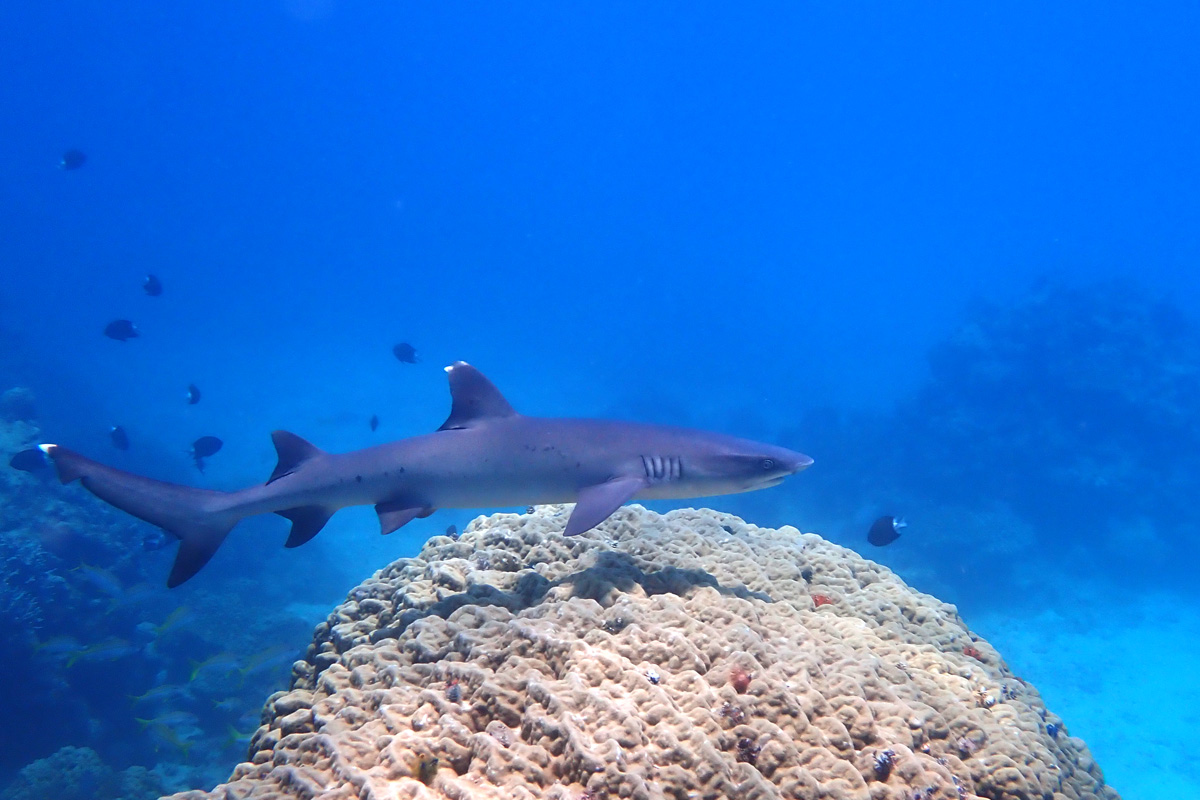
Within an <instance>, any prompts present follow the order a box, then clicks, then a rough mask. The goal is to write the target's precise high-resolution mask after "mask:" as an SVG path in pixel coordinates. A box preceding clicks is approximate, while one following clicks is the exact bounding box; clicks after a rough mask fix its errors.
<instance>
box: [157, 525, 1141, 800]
mask: <svg viewBox="0 0 1200 800" xmlns="http://www.w3.org/2000/svg"><path fill="white" fill-rule="evenodd" d="M565 511H566V509H565V508H564V507H559V506H545V507H540V508H538V509H535V510H534V511H533V513H529V514H525V515H513V514H498V515H495V516H492V517H488V518H479V519H477V520H475V521H474V522H473V523H471V525H470V526H469V527H468V528H467V529H466V530H465V531H464V533H463V535H462V537H461V539H459V540H452V539H450V538H447V537H444V536H437V537H434V538H432V539H430V540H429V542H428V543H427V544H426V546H425V547H424V549H423V550H422V551H421V553H420V555H419V556H418V557H416V558H410V559H402V560H400V561H397V562H395V563H394V564H392V565H390V566H389V567H387V568H385V569H383V570H381V571H380V572H378V573H376V574H375V575H374V577H372V578H370V579H369V580H367V581H365V582H364V583H362V584H361V585H360V586H359V587H358V588H356V589H355V590H354V591H353V592H351V594H350V597H349V599H348V600H347V601H346V602H345V603H343V604H342V605H341V606H339V607H338V608H337V609H336V610H335V611H334V612H333V613H332V614H331V615H330V617H329V619H328V620H327V622H325V623H324V624H322V625H320V626H319V627H318V629H317V631H316V635H315V639H314V642H313V644H312V646H311V647H310V648H309V650H308V654H307V657H306V659H305V660H304V661H301V662H298V663H297V664H296V665H294V667H293V680H292V688H291V690H290V691H286V692H281V693H278V694H276V695H274V696H272V697H271V698H270V700H269V702H268V703H267V705H266V708H265V710H264V713H263V724H262V726H261V727H260V728H259V729H258V731H257V732H256V733H255V734H254V736H253V738H252V740H251V742H250V749H249V754H248V761H247V762H246V763H243V764H242V765H240V766H238V767H237V768H236V769H235V770H234V773H233V775H232V777H231V778H230V779H229V782H228V783H227V784H223V785H221V786H218V787H217V788H216V789H214V790H213V791H212V792H203V791H192V792H186V793H182V794H178V795H175V796H174V800H207V799H208V798H213V800H215V799H216V798H222V799H226V798H264V799H265V798H313V797H322V798H329V799H330V800H333V799H334V798H360V797H376V798H381V797H406V798H444V797H449V798H488V797H495V798H504V800H521V799H522V798H530V799H531V800H532V799H533V798H553V799H555V800H580V799H581V798H595V799H596V800H602V799H603V798H616V797H629V798H680V797H695V798H713V800H717V799H718V798H727V797H736V796H744V797H753V798H773V797H779V798H783V797H787V798H801V799H805V800H816V799H817V798H855V799H856V800H867V798H872V800H913V798H921V800H966V799H970V798H990V799H991V800H1015V799H1016V798H1039V799H1041V798H1047V800H1048V799H1049V798H1054V799H1055V800H1118V795H1117V793H1116V792H1115V791H1113V790H1112V789H1111V788H1108V787H1106V786H1105V785H1104V780H1103V776H1102V774H1101V771H1100V769H1099V768H1098V767H1097V765H1096V764H1095V763H1094V761H1093V760H1092V758H1091V756H1090V755H1089V753H1088V749H1087V747H1086V745H1085V744H1084V743H1083V742H1082V741H1081V740H1079V739H1077V738H1074V737H1072V736H1070V735H1069V734H1068V732H1067V730H1066V727H1065V726H1064V725H1063V722H1062V720H1060V719H1059V718H1058V717H1057V716H1055V715H1054V714H1053V713H1051V712H1049V711H1048V710H1047V709H1046V708H1045V706H1044V704H1043V703H1042V700H1041V698H1040V697H1039V695H1038V693H1037V691H1036V689H1035V688H1034V687H1032V686H1030V685H1029V684H1028V683H1026V682H1024V681H1022V680H1021V679H1020V678H1019V677H1017V676H1015V675H1013V674H1012V672H1011V671H1010V670H1009V668H1008V667H1007V665H1006V664H1005V663H1004V661H1003V660H1002V658H1001V657H1000V655H999V654H998V653H997V652H995V650H994V649H993V648H992V647H990V646H989V645H988V644H987V643H986V642H984V641H982V640H981V639H979V638H978V637H976V636H974V635H972V633H971V631H970V630H969V629H968V628H967V627H966V626H965V625H964V624H963V622H962V620H961V619H960V618H959V616H958V614H957V612H956V609H955V608H954V607H953V606H951V605H947V604H945V603H942V602H940V601H938V600H937V599H935V598H933V597H930V596H928V595H924V594H921V593H919V592H916V591H914V590H913V589H911V588H909V587H908V586H907V585H906V584H905V583H904V582H903V581H901V580H900V579H899V578H898V577H896V575H894V574H893V573H892V572H891V571H889V570H888V569H886V568H884V567H881V566H879V565H878V564H875V563H872V562H870V561H867V560H865V559H863V558H861V557H859V556H858V555H856V554H855V553H853V552H851V551H849V550H846V549H844V548H841V547H838V546H836V545H833V544H831V543H829V542H827V541H825V540H823V539H821V538H820V537H818V536H816V535H813V534H801V533H800V532H799V531H797V530H795V529H794V528H786V527H785V528H783V529H780V530H772V529H765V528H757V527H755V526H753V525H748V524H747V523H745V522H743V521H742V520H741V519H739V518H737V517H734V516H731V515H727V514H721V513H717V512H712V511H706V510H701V511H696V510H682V511H675V512H671V513H669V514H666V515H661V516H660V515H658V514H655V513H652V512H649V511H647V510H645V509H643V508H641V507H639V506H629V507H626V508H623V509H621V510H620V511H619V512H618V513H617V514H615V515H614V516H613V517H612V518H611V519H610V520H608V521H607V522H605V523H604V524H603V525H602V526H600V527H599V528H598V529H596V530H594V531H592V532H590V533H588V534H585V535H583V536H580V537H577V538H572V539H565V538H564V537H563V536H562V535H561V530H562V525H563V522H564V520H565Z"/></svg>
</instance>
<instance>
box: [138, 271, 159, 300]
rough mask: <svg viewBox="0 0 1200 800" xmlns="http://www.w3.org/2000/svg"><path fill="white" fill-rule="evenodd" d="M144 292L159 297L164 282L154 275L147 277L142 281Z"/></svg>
mask: <svg viewBox="0 0 1200 800" xmlns="http://www.w3.org/2000/svg"><path fill="white" fill-rule="evenodd" d="M142 291H144V292H145V293H146V294H148V295H150V296H151V297H158V296H159V295H161V294H162V281H160V280H159V279H158V278H157V277H156V276H154V275H147V276H146V280H144V281H142Z"/></svg>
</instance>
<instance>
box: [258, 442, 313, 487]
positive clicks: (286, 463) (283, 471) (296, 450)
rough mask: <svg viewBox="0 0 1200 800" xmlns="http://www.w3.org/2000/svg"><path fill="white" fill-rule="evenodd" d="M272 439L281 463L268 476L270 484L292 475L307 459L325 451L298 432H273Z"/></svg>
mask: <svg viewBox="0 0 1200 800" xmlns="http://www.w3.org/2000/svg"><path fill="white" fill-rule="evenodd" d="M271 441H272V442H273V443H274V445H275V453H276V455H278V456H279V463H277V464H276V465H275V471H274V472H272V473H271V477H269V478H267V483H268V484H270V483H273V482H274V481H277V480H279V479H280V478H282V477H283V476H284V475H291V474H292V473H293V472H295V471H296V468H297V467H299V466H300V465H301V464H303V463H304V462H305V461H308V460H309V459H310V458H313V457H314V456H319V455H323V454H324V452H325V451H323V450H321V449H320V448H317V447H314V446H313V445H312V444H310V443H308V442H306V441H305V440H304V439H301V438H300V437H299V436H297V435H296V434H294V433H288V432H287V431H274V432H272V433H271Z"/></svg>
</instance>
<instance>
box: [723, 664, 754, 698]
mask: <svg viewBox="0 0 1200 800" xmlns="http://www.w3.org/2000/svg"><path fill="white" fill-rule="evenodd" d="M753 677H754V674H753V673H751V672H747V671H746V670H744V669H742V668H741V667H734V668H733V669H731V670H730V671H729V683H730V685H731V686H733V690H734V691H735V692H737V693H738V694H741V693H742V692H744V691H746V689H748V688H749V687H750V679H751V678H753Z"/></svg>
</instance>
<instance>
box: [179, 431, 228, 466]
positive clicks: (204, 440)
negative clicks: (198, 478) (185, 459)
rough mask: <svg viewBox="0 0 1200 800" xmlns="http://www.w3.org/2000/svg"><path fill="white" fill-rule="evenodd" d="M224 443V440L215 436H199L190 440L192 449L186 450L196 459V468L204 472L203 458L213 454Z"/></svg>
mask: <svg viewBox="0 0 1200 800" xmlns="http://www.w3.org/2000/svg"><path fill="white" fill-rule="evenodd" d="M224 444H225V443H224V442H222V441H221V440H220V439H218V438H217V437H215V436H201V437H200V438H199V439H197V440H196V441H194V442H192V449H191V450H189V451H188V452H189V453H190V454H191V456H192V458H193V459H195V461H196V469H198V470H200V471H201V472H204V459H206V458H208V457H209V456H211V455H213V454H215V453H216V452H217V451H218V450H220V449H221V447H222V445H224Z"/></svg>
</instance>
